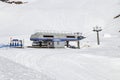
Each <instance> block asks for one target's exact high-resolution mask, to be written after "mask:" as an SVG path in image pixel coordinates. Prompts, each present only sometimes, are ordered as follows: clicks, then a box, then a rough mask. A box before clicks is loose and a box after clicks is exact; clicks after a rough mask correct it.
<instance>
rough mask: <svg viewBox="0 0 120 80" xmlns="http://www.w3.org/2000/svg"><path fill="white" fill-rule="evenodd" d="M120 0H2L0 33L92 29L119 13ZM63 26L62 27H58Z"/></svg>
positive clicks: (0, 5)
mask: <svg viewBox="0 0 120 80" xmlns="http://www.w3.org/2000/svg"><path fill="white" fill-rule="evenodd" d="M119 2H120V1H119V0H114V1H113V0H74V1H73V0H60V1H58V0H57V1H56V0H29V1H28V3H27V4H22V5H16V4H5V3H2V2H0V10H1V11H0V18H1V19H0V25H1V27H0V32H2V33H1V34H0V35H15V34H28V33H32V32H34V31H36V30H57V31H73V32H74V31H78V32H88V31H91V30H92V27H94V26H96V25H98V26H102V27H105V24H106V23H107V22H108V21H109V20H110V19H113V17H114V16H116V15H117V14H118V13H119V7H120V6H119ZM58 28H59V30H58Z"/></svg>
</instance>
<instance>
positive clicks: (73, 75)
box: [0, 49, 120, 80]
mask: <svg viewBox="0 0 120 80" xmlns="http://www.w3.org/2000/svg"><path fill="white" fill-rule="evenodd" d="M8 51H10V52H11V53H7V52H8ZM1 52H3V53H1ZM89 52H90V51H86V50H85V52H84V53H86V54H84V53H83V50H70V49H66V50H65V49H50V50H49V49H25V50H24V51H23V50H21V49H7V50H4V49H3V50H2V51H1V50H0V55H1V56H3V57H6V58H9V59H10V60H12V61H15V62H17V63H19V64H22V65H24V66H26V67H29V68H32V69H34V70H37V71H40V72H43V73H45V74H47V75H49V76H50V77H52V78H56V79H57V80H68V79H69V80H80V79H82V80H119V79H120V78H119V76H118V75H117V74H118V73H119V71H120V69H119V68H118V66H119V67H120V64H119V65H117V66H116V62H115V61H118V62H119V61H120V59H119V58H117V57H115V56H114V57H111V56H106V55H105V56H103V55H102V56H98V55H97V56H96V55H91V54H90V53H89ZM93 52H94V51H93ZM87 53H89V54H87ZM99 54H100V52H99ZM116 67H117V68H116ZM86 76H87V77H86Z"/></svg>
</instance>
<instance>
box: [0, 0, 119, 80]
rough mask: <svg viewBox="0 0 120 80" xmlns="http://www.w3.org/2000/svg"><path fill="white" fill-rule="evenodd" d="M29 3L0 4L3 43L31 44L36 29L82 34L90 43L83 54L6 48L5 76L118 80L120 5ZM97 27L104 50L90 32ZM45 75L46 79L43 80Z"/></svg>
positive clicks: (76, 0)
mask: <svg viewBox="0 0 120 80" xmlns="http://www.w3.org/2000/svg"><path fill="white" fill-rule="evenodd" d="M26 1H28V3H26V4H22V5H16V4H6V3H2V2H0V25H1V27H0V32H1V33H0V43H3V42H5V43H8V42H9V37H11V36H12V37H13V38H14V37H15V38H16V37H17V38H21V39H25V43H29V37H30V35H31V34H32V33H33V32H34V31H38V30H56V31H71V32H75V31H78V32H83V34H85V35H86V39H85V40H83V41H81V45H82V46H81V48H82V49H28V48H25V49H11V48H2V49H0V56H1V57H0V66H1V67H0V74H1V75H6V76H7V78H9V79H11V78H12V79H16V80H18V79H19V75H21V77H23V78H22V80H26V78H27V79H32V78H33V77H35V75H40V76H42V78H43V79H42V80H44V79H45V80H47V78H50V79H49V80H51V78H53V79H56V80H120V77H119V74H120V33H119V32H118V31H119V29H120V28H119V26H120V23H119V21H120V18H118V19H113V18H114V17H115V16H116V15H118V14H119V13H120V11H119V7H120V1H119V0H26ZM96 25H98V26H101V27H102V28H103V31H102V32H101V34H100V41H101V45H100V46H97V45H96V33H94V32H92V27H95V26H96ZM2 57H5V59H4V58H2ZM6 59H8V60H6ZM11 61H13V62H15V63H13V62H11ZM4 63H7V64H4ZM19 64H20V65H19ZM21 65H22V66H21ZM13 66H15V69H13V68H12V67H13ZM24 66H25V67H24ZM26 67H27V68H26ZM16 68H20V70H16ZM28 68H29V69H28ZM9 70H10V71H9ZM33 70H35V73H34V72H33ZM2 71H4V72H2ZM11 71H12V72H11ZM20 71H22V72H24V71H25V74H27V75H29V74H30V75H29V76H30V77H29V78H28V76H24V75H23V74H22V73H21V72H20ZM27 71H28V72H27ZM36 71H38V72H37V73H36ZM7 72H11V75H12V76H11V77H10V75H9V74H7ZM39 72H40V73H39ZM15 73H18V74H15ZM42 73H43V74H45V75H47V76H46V77H43V76H44V75H43V74H42ZM13 75H15V76H16V77H17V78H14V76H13ZM32 75H33V76H32ZM0 78H1V76H0ZM1 79H2V80H6V79H5V78H1ZM20 79H21V78H20ZM34 79H39V77H36V78H34ZM34 79H32V80H34Z"/></svg>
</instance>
